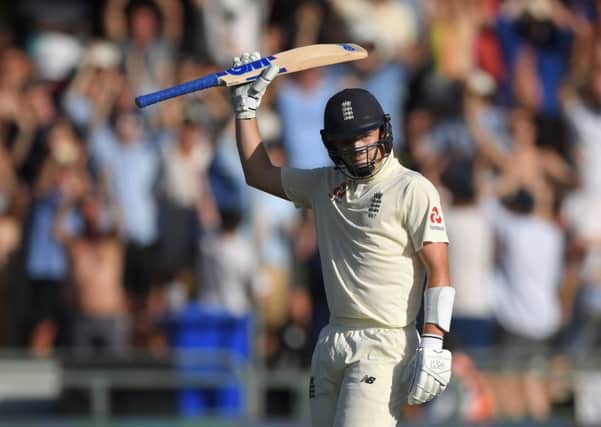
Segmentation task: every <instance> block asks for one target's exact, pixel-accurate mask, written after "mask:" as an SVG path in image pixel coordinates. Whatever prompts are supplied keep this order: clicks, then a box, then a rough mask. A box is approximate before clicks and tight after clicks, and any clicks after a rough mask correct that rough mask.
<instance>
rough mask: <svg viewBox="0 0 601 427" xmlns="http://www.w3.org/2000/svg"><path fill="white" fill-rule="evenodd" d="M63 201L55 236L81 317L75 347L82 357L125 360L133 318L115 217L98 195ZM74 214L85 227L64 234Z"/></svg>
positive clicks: (76, 323)
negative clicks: (67, 260) (105, 355)
mask: <svg viewBox="0 0 601 427" xmlns="http://www.w3.org/2000/svg"><path fill="white" fill-rule="evenodd" d="M73 202H75V201H74V200H71V201H69V200H67V201H65V202H64V203H63V204H62V206H61V208H60V211H59V214H58V215H57V216H56V220H55V228H54V230H55V234H56V237H57V240H58V241H60V242H61V243H62V244H63V245H64V247H65V248H66V249H67V252H68V254H69V258H70V262H71V271H72V279H71V280H72V282H73V286H74V291H75V295H76V299H75V301H76V302H75V311H76V313H77V316H76V319H75V321H74V328H73V346H74V348H75V350H76V351H79V352H85V351H87V352H95V351H104V352H107V353H111V354H123V353H124V351H125V350H126V349H127V348H128V344H129V318H128V313H127V311H126V309H127V304H126V299H125V292H124V288H123V262H124V253H123V245H122V243H121V240H120V239H119V235H118V227H117V226H116V224H115V221H114V219H113V218H111V216H112V215H111V212H110V211H109V209H108V208H107V207H106V205H105V204H104V202H103V201H102V198H101V197H100V196H99V195H97V194H88V195H86V196H84V197H83V198H82V199H81V200H79V201H78V202H77V204H78V205H79V206H78V207H77V208H75V207H74V206H73V205H72V203H73ZM74 208H75V211H76V212H77V214H78V215H79V217H80V218H81V220H82V222H83V227H82V230H81V232H80V233H77V234H75V235H72V234H71V232H70V231H69V230H67V229H65V228H64V225H65V216H66V215H68V214H69V213H70V212H72V211H73V209H74Z"/></svg>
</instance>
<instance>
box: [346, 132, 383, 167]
mask: <svg viewBox="0 0 601 427" xmlns="http://www.w3.org/2000/svg"><path fill="white" fill-rule="evenodd" d="M379 139H380V130H379V129H373V130H370V131H368V132H366V133H364V134H361V135H357V136H355V137H353V138H349V139H345V140H341V141H338V142H337V147H338V150H339V153H340V155H341V156H342V157H343V158H344V160H345V162H347V163H349V164H354V165H355V166H360V165H364V164H367V163H369V162H374V161H375V162H376V163H377V162H379V161H380V160H381V159H382V156H383V153H382V150H381V149H380V147H379V146H378V145H377V142H378V140H379Z"/></svg>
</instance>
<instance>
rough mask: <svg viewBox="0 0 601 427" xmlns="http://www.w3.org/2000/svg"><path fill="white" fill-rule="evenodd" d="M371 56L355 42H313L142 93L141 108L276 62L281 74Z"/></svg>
mask: <svg viewBox="0 0 601 427" xmlns="http://www.w3.org/2000/svg"><path fill="white" fill-rule="evenodd" d="M366 56H367V51H366V50H365V49H363V48H362V47H361V46H359V45H357V44H354V43H341V44H333V43H332V44H313V45H309V46H303V47H297V48H295V49H290V50H285V51H283V52H280V53H276V54H274V55H271V56H266V57H263V58H260V59H258V60H256V61H254V62H250V63H248V64H244V65H241V66H239V67H232V68H228V69H227V70H224V71H219V72H217V73H213V74H209V75H208V76H205V77H201V78H199V79H196V80H192V81H189V82H186V83H182V84H179V85H175V86H172V87H169V88H166V89H162V90H159V91H157V92H152V93H148V94H146V95H140V96H138V97H137V98H136V100H135V101H136V105H137V106H138V107H139V108H143V107H146V106H148V105H152V104H156V103H157V102H161V101H164V100H166V99H169V98H173V97H176V96H180V95H185V94H187V93H190V92H195V91H197V90H203V89H208V88H210V87H215V86H236V85H241V84H243V83H248V82H249V81H252V80H254V79H256V78H257V77H258V76H259V74H260V73H261V71H262V70H263V69H264V68H266V67H268V66H270V65H271V64H276V65H278V66H279V67H280V72H279V74H288V73H295V72H297V71H302V70H306V69H308V68H314V67H321V66H324V65H332V64H338V63H341V62H349V61H356V60H358V59H363V58H365V57H366Z"/></svg>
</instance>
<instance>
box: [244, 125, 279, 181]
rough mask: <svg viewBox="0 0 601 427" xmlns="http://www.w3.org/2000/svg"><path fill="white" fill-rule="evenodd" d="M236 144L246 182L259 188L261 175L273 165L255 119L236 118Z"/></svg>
mask: <svg viewBox="0 0 601 427" xmlns="http://www.w3.org/2000/svg"><path fill="white" fill-rule="evenodd" d="M236 144H237V145H238V153H239V155H240V162H241V163H242V170H243V171H244V177H245V178H246V183H247V184H248V185H250V186H252V187H255V188H261V181H262V179H261V177H262V176H264V174H265V173H266V172H267V171H268V170H269V169H271V168H273V165H272V164H271V161H270V160H269V156H268V155H267V151H266V150H265V147H264V146H263V143H262V142H261V135H260V133H259V127H258V125H257V120H256V119H245V120H240V119H237V120H236Z"/></svg>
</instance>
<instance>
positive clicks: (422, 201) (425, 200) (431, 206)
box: [403, 177, 449, 251]
mask: <svg viewBox="0 0 601 427" xmlns="http://www.w3.org/2000/svg"><path fill="white" fill-rule="evenodd" d="M403 202H404V203H403V206H404V219H405V226H406V227H407V232H408V233H409V236H410V237H411V241H412V242H413V246H414V248H415V250H416V251H419V250H421V249H422V247H423V245H424V242H433V243H448V241H449V238H448V236H447V229H446V224H445V220H444V216H443V212H442V207H441V205H440V196H439V194H438V191H437V190H436V188H435V187H434V185H432V183H431V182H430V181H428V180H427V179H425V178H423V177H417V178H416V179H414V180H412V182H410V183H409V184H408V185H407V188H406V190H405V195H404V200H403Z"/></svg>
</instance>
